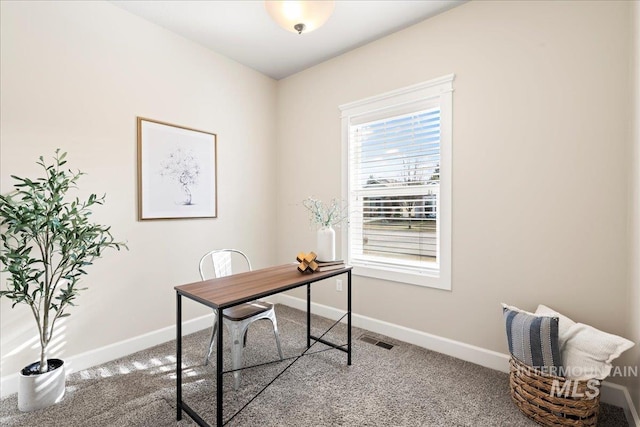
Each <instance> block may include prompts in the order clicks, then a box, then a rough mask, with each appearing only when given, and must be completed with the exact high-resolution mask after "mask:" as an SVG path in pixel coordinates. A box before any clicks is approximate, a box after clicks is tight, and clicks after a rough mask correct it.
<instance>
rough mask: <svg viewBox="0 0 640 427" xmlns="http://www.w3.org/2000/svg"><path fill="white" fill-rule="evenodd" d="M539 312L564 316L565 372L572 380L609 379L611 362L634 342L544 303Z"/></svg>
mask: <svg viewBox="0 0 640 427" xmlns="http://www.w3.org/2000/svg"><path fill="white" fill-rule="evenodd" d="M536 314H546V315H553V316H558V318H559V319H560V321H559V322H558V341H559V343H560V353H561V355H562V369H563V371H564V372H563V373H564V375H563V376H565V377H566V378H569V379H572V380H588V379H591V378H597V379H601V380H602V379H605V378H606V377H607V376H609V374H610V373H611V369H612V365H611V362H613V361H614V360H615V359H617V358H618V357H619V356H620V355H621V354H622V353H623V352H625V351H627V350H629V349H630V348H631V347H633V346H634V343H633V342H631V341H629V340H628V339H626V338H622V337H619V336H617V335H613V334H608V333H606V332H602V331H600V330H598V329H596V328H594V327H592V326H589V325H585V324H583V323H576V322H574V321H573V320H571V319H569V318H568V317H566V316H563V315H562V314H560V313H558V312H556V311H554V310H552V309H551V308H549V307H547V306H544V305H540V306H538V309H537V310H536Z"/></svg>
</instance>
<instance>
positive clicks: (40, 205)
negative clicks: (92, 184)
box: [0, 149, 126, 373]
mask: <svg viewBox="0 0 640 427" xmlns="http://www.w3.org/2000/svg"><path fill="white" fill-rule="evenodd" d="M66 154H67V153H61V152H60V150H59V149H58V150H56V152H55V156H54V161H53V164H46V163H45V161H44V159H43V157H42V156H41V157H40V158H39V161H38V162H37V164H38V165H40V166H41V167H42V168H43V170H44V176H42V177H39V178H36V179H34V180H32V179H29V178H20V177H17V176H14V175H12V176H11V177H12V178H13V179H14V180H15V183H14V191H13V192H11V193H9V194H6V195H0V231H1V232H2V246H1V247H0V262H1V263H2V267H3V269H2V271H4V272H8V273H9V275H8V278H7V286H6V290H2V291H0V297H2V296H4V297H7V298H9V299H10V300H12V301H13V305H12V307H15V306H16V305H17V304H21V303H22V304H26V305H28V306H29V308H30V309H31V312H32V313H33V317H34V318H35V321H36V324H37V325H38V332H39V334H40V349H41V351H40V365H39V372H40V373H45V372H47V371H48V366H47V357H46V351H47V346H48V345H49V343H50V342H51V339H52V338H53V336H54V330H55V326H56V322H57V321H58V319H61V318H63V317H66V316H69V314H70V313H68V312H67V310H68V309H69V307H71V306H73V305H74V302H75V300H76V298H77V296H78V293H79V291H81V290H84V289H86V288H79V287H78V283H79V281H80V278H81V277H82V276H83V275H85V274H87V272H86V270H85V268H86V267H87V266H89V265H91V264H92V262H93V260H94V259H96V258H99V257H100V256H101V255H102V253H103V251H104V250H105V249H109V248H114V249H117V250H120V248H126V245H125V244H124V243H121V242H116V241H115V240H114V238H113V236H112V235H111V232H110V227H107V226H104V225H99V224H95V223H92V222H90V221H89V217H90V215H91V209H92V208H93V207H94V206H95V205H102V204H103V203H104V198H105V196H102V197H97V196H96V195H95V194H91V195H90V196H89V198H88V199H86V200H80V199H79V198H77V197H76V198H75V199H71V200H69V198H68V197H67V192H68V191H69V190H70V189H73V188H76V187H77V182H78V179H79V178H80V177H81V176H82V175H84V174H83V173H82V172H80V171H76V172H74V171H71V170H67V169H64V168H63V166H64V165H65V164H66V160H65V157H66Z"/></svg>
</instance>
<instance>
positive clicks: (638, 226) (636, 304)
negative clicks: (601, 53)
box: [627, 1, 640, 410]
mask: <svg viewBox="0 0 640 427" xmlns="http://www.w3.org/2000/svg"><path fill="white" fill-rule="evenodd" d="M633 6H634V10H633V13H632V14H631V15H630V16H631V17H632V20H633V43H632V55H631V57H632V58H633V62H632V75H633V76H636V78H635V79H634V87H633V92H632V93H633V99H632V102H633V107H632V111H633V115H632V117H634V120H632V121H631V126H632V134H633V148H634V150H633V155H632V156H631V162H632V173H631V203H630V204H629V206H630V215H629V218H630V224H631V227H630V229H631V233H629V235H630V237H631V242H630V244H631V247H630V249H631V250H630V252H629V254H630V257H629V260H630V261H629V265H630V267H631V268H630V271H631V294H630V297H629V305H630V307H631V321H630V323H631V328H632V332H631V334H632V335H631V337H632V339H633V340H635V342H636V343H640V2H638V1H635V2H634V3H633ZM629 357H630V358H629V359H628V360H630V364H635V366H639V365H640V346H636V347H635V348H634V351H633V353H632V354H631V355H630V356H629ZM627 386H628V388H629V391H630V392H631V396H632V398H633V402H634V404H635V407H636V410H640V377H636V378H630V379H629V381H628V383H627Z"/></svg>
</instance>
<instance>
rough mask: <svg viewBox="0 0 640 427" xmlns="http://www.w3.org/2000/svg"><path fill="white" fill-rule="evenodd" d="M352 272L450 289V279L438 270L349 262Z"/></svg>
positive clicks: (376, 277)
mask: <svg viewBox="0 0 640 427" xmlns="http://www.w3.org/2000/svg"><path fill="white" fill-rule="evenodd" d="M351 265H352V266H353V274H354V275H356V276H363V277H372V278H375V279H382V280H389V281H392V282H399V283H406V284H409V285H416V286H424V287H427V288H435V289H442V290H447V291H450V290H451V280H450V279H448V278H445V277H442V275H441V274H439V273H438V272H435V271H432V272H415V271H408V270H407V269H403V268H402V267H398V268H393V267H390V266H385V267H382V266H372V265H363V264H360V263H357V262H353V263H351Z"/></svg>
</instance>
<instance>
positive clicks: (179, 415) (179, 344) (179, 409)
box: [176, 292, 182, 421]
mask: <svg viewBox="0 0 640 427" xmlns="http://www.w3.org/2000/svg"><path fill="white" fill-rule="evenodd" d="M176 382H177V384H176V410H177V413H176V420H178V421H180V420H181V419H182V296H181V295H180V294H179V293H177V292H176Z"/></svg>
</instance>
